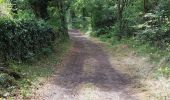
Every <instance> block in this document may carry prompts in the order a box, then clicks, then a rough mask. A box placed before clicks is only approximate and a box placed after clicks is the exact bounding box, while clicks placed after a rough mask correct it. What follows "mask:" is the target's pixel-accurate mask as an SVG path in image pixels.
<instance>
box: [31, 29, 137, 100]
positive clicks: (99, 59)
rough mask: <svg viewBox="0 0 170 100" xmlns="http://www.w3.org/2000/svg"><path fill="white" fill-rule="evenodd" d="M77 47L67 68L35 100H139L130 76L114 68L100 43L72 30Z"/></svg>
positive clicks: (60, 71) (65, 64) (69, 57)
mask: <svg viewBox="0 0 170 100" xmlns="http://www.w3.org/2000/svg"><path fill="white" fill-rule="evenodd" d="M69 34H70V37H71V40H72V42H73V47H72V49H71V51H70V54H69V56H68V57H67V58H66V59H65V61H64V65H63V66H62V67H61V68H60V69H59V70H58V71H57V73H56V75H55V76H54V78H52V81H50V82H48V83H47V84H45V86H43V87H42V88H41V89H40V90H38V92H37V94H36V96H35V97H34V98H33V99H32V100H138V99H137V98H136V97H135V96H133V95H132V94H131V93H130V91H129V89H128V86H129V84H132V83H131V80H130V78H129V77H128V76H127V75H124V74H122V73H120V72H119V71H117V70H115V69H114V65H113V64H111V63H110V61H109V58H108V57H109V56H111V55H109V54H107V53H105V52H104V51H103V50H102V48H101V47H100V45H99V44H97V43H95V42H94V41H93V40H91V39H89V38H87V37H86V36H84V35H81V34H80V33H79V32H77V31H71V32H70V33H69Z"/></svg>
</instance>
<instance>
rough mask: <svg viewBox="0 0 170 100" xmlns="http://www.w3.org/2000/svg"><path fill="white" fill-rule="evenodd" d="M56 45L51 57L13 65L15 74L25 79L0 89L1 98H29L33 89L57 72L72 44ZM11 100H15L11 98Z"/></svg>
mask: <svg viewBox="0 0 170 100" xmlns="http://www.w3.org/2000/svg"><path fill="white" fill-rule="evenodd" d="M54 45H55V46H54V52H52V53H51V54H50V55H44V56H41V58H39V59H35V60H34V62H31V63H21V64H18V63H11V68H12V69H13V70H14V71H15V72H19V73H21V74H22V75H23V77H22V78H21V79H19V80H15V82H13V83H14V84H13V85H12V86H9V87H8V88H0V93H1V96H3V95H9V96H10V97H18V96H20V97H21V98H26V97H29V96H30V95H31V89H32V88H34V87H36V86H37V85H38V84H39V83H40V82H41V81H42V80H43V79H45V78H47V77H49V76H51V75H52V74H53V73H54V72H55V66H56V65H57V64H59V63H60V62H61V60H62V57H63V56H64V55H65V54H66V53H67V52H68V50H69V48H70V45H71V44H70V41H64V42H56V43H55V44H54ZM14 99H15V98H14ZM11 100H13V99H12V98H11Z"/></svg>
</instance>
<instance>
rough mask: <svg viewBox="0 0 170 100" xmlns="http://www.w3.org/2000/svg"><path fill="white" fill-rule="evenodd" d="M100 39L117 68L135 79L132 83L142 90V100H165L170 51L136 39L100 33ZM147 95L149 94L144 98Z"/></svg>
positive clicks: (168, 92)
mask: <svg viewBox="0 0 170 100" xmlns="http://www.w3.org/2000/svg"><path fill="white" fill-rule="evenodd" d="M97 38H99V39H100V40H101V41H103V42H106V43H109V44H108V45H107V48H109V50H110V52H111V53H112V54H113V56H114V58H115V59H114V60H113V61H114V64H115V68H116V66H117V69H118V70H119V69H120V70H121V71H123V72H125V73H126V72H127V74H128V75H130V76H132V79H134V80H135V82H137V83H134V84H133V87H135V89H136V90H137V91H138V90H140V91H141V92H142V93H143V92H144V96H141V98H142V99H141V100H165V98H166V99H167V98H169V95H170V53H169V50H168V48H167V50H161V49H160V48H156V47H154V46H151V45H149V44H147V43H142V42H140V41H139V40H137V39H133V38H123V39H122V40H121V41H118V40H117V38H116V37H114V36H108V35H101V36H100V37H97ZM143 97H146V98H143Z"/></svg>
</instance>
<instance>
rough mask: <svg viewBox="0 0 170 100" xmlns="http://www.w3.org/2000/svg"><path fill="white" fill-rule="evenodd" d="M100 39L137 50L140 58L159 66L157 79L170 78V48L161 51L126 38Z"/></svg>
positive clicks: (156, 67) (156, 70) (103, 37)
mask: <svg viewBox="0 0 170 100" xmlns="http://www.w3.org/2000/svg"><path fill="white" fill-rule="evenodd" d="M99 39H100V40H101V41H103V42H108V43H111V44H112V46H119V45H127V46H128V49H131V50H135V52H136V54H137V55H139V56H145V57H148V58H149V60H150V62H151V63H155V64H156V65H157V66H155V68H154V71H155V74H156V75H157V76H156V77H159V76H161V77H162V76H163V77H166V78H169V77H170V52H169V49H170V48H167V49H166V50H161V49H160V48H157V47H154V46H151V45H149V44H148V43H141V42H140V41H139V40H137V39H133V38H124V39H122V40H121V41H118V40H117V39H116V37H112V38H108V37H107V35H103V36H100V37H99Z"/></svg>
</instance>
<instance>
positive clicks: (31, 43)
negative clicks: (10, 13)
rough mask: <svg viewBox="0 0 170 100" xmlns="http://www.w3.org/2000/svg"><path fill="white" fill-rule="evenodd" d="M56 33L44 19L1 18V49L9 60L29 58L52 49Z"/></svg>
mask: <svg viewBox="0 0 170 100" xmlns="http://www.w3.org/2000/svg"><path fill="white" fill-rule="evenodd" d="M54 40H55V33H54V32H53V30H52V29H51V28H50V27H49V26H48V25H46V23H45V22H44V21H37V20H30V19H29V20H23V19H21V20H14V19H0V50H1V52H2V53H3V54H4V55H5V57H7V58H8V60H21V61H24V60H27V59H29V58H31V57H33V56H35V55H37V54H40V53H42V51H43V50H44V49H46V48H50V49H52V42H53V41H54Z"/></svg>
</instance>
